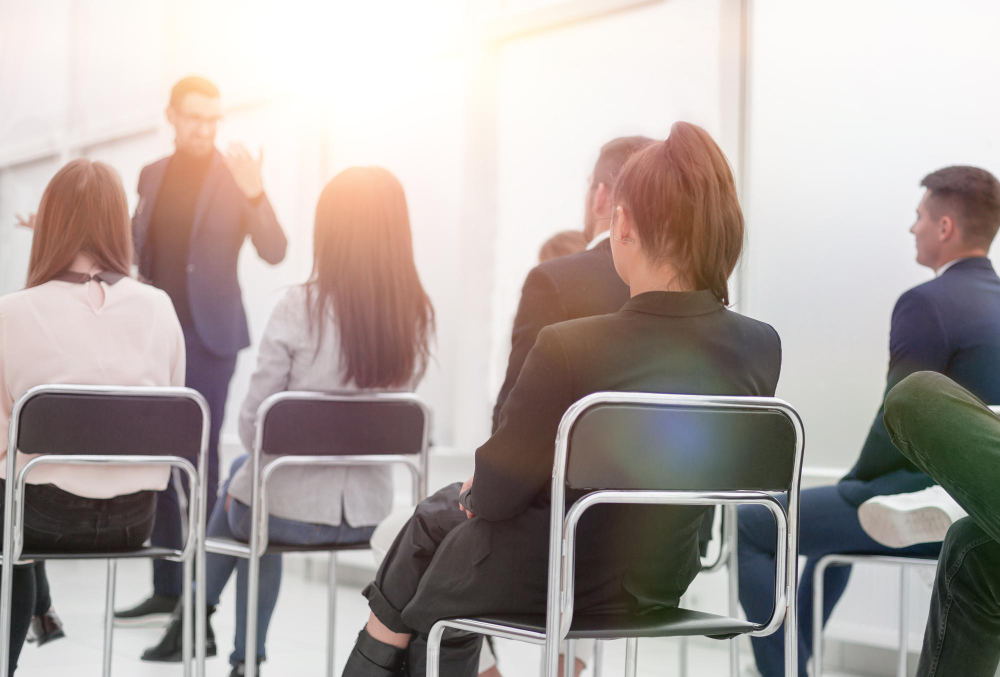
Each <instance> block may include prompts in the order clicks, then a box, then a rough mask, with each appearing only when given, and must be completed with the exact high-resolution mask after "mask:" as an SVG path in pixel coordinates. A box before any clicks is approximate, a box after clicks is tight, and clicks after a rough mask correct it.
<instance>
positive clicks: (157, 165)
mask: <svg viewBox="0 0 1000 677" xmlns="http://www.w3.org/2000/svg"><path fill="white" fill-rule="evenodd" d="M169 162H170V158H164V159H162V160H159V161H157V162H154V163H153V164H151V165H149V166H148V167H147V168H146V171H145V174H146V177H147V178H146V187H145V191H144V193H140V194H139V204H137V205H136V207H135V229H134V231H133V234H134V236H135V239H136V244H137V245H140V244H141V243H143V242H145V241H146V233H148V232H149V221H150V219H152V218H153V206H154V205H155V204H156V198H157V196H158V195H159V194H160V186H161V185H162V184H163V175H164V174H166V172H167V164H168V163H169Z"/></svg>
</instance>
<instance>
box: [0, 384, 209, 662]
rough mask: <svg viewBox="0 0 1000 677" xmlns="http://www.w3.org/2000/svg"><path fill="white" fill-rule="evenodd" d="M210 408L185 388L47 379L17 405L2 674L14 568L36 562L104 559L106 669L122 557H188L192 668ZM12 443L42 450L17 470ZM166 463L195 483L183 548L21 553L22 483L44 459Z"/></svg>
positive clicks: (0, 637)
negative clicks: (193, 604) (193, 610)
mask: <svg viewBox="0 0 1000 677" xmlns="http://www.w3.org/2000/svg"><path fill="white" fill-rule="evenodd" d="M208 429H209V413H208V405H207V404H206V402H205V399H204V398H203V397H202V396H201V395H200V394H199V393H197V392H195V391H194V390H191V389H190V388H148V387H131V386H77V385H43V386H38V387H36V388H32V389H31V390H29V391H28V392H26V393H25V394H24V395H22V396H21V397H20V398H18V400H17V401H16V402H15V403H14V408H13V410H12V411H11V416H10V431H9V438H8V442H7V450H8V451H7V475H6V476H7V482H6V487H5V495H4V529H3V580H2V589H0V675H6V674H8V669H9V665H8V663H9V653H10V650H9V643H10V614H11V595H12V584H13V574H14V572H13V568H12V567H10V566H7V565H8V563H9V562H15V563H17V564H25V563H28V562H31V561H34V560H40V559H106V560H107V561H108V568H107V589H106V595H105V608H104V657H103V667H102V674H103V675H105V677H107V676H108V675H110V674H111V643H112V627H113V621H114V602H115V574H116V571H117V563H118V560H120V559H138V558H145V559H169V560H172V561H175V562H183V564H184V594H183V604H184V609H185V612H186V613H185V628H184V648H183V651H184V656H185V658H186V660H185V661H184V666H185V673H184V674H185V676H189V675H190V670H191V655H192V646H191V637H192V635H193V634H194V633H192V632H191V627H190V623H191V621H190V620H189V619H190V618H192V614H191V613H190V611H191V589H192V582H193V580H194V575H193V568H194V560H195V559H196V557H197V558H198V559H199V562H200V557H199V555H201V554H202V553H201V549H200V545H201V538H199V534H202V533H204V530H205V527H204V521H205V513H204V502H203V500H202V499H203V497H204V490H205V482H204V478H205V477H206V463H207V449H208ZM15 449H17V450H19V451H21V452H23V453H25V454H38V456H37V457H36V458H33V459H31V460H30V461H28V463H26V464H25V465H24V467H23V468H22V469H21V471H20V472H17V470H16V465H15V464H16V456H17V454H15V453H14V450H15ZM53 463H56V464H68V465H106V464H112V463H113V464H115V465H146V466H169V467H171V468H177V469H178V470H180V471H181V472H182V473H184V474H185V475H186V476H187V478H188V482H189V486H190V488H191V498H190V500H189V501H188V514H187V523H188V525H189V528H188V529H187V536H186V538H185V542H184V544H183V546H182V548H181V549H180V550H175V549H173V548H159V547H142V548H139V549H137V550H133V551H126V552H45V553H32V552H24V539H23V531H24V485H25V481H26V479H27V477H28V476H29V475H30V474H31V471H32V470H33V469H35V468H36V467H38V466H40V465H44V464H53Z"/></svg>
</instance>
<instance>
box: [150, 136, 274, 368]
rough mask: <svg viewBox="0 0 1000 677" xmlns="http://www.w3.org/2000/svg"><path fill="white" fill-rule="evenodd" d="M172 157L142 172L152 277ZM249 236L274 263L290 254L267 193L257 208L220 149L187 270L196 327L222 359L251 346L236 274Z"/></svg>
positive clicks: (199, 208) (199, 209)
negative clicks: (159, 210) (156, 211)
mask: <svg viewBox="0 0 1000 677" xmlns="http://www.w3.org/2000/svg"><path fill="white" fill-rule="evenodd" d="M169 161H170V158H169V157H167V158H163V159H162V160H158V161H156V162H154V163H153V164H151V165H148V166H146V167H144V168H143V170H142V171H141V172H140V173H139V204H138V206H136V208H135V215H134V216H133V217H132V237H133V240H134V241H135V251H136V260H137V262H138V265H139V274H140V275H141V276H143V277H145V278H147V279H148V278H149V277H150V265H151V263H152V257H151V253H150V251H149V250H147V248H146V242H147V235H148V233H149V221H150V219H151V218H152V216H153V205H155V204H156V196H157V195H158V194H159V192H160V184H161V183H162V181H163V174H164V172H165V171H166V169H167V163H168V162H169ZM248 235H249V236H250V239H251V241H252V242H253V245H254V247H255V248H256V249H257V253H258V254H259V255H260V257H261V258H262V259H264V260H265V261H267V262H268V263H272V264H273V263H279V262H280V261H281V260H282V259H284V258H285V249H286V246H287V244H288V241H287V240H286V239H285V233H284V232H283V231H282V230H281V225H280V224H279V223H278V217H277V216H275V214H274V209H272V208H271V203H270V202H268V200H267V196H266V195H263V196H262V198H261V200H260V202H259V203H258V204H257V205H256V206H253V205H251V204H250V201H249V200H248V199H247V197H246V195H245V194H244V193H243V191H242V190H240V188H239V186H237V185H236V181H235V180H234V179H233V175H232V174H231V173H230V171H229V168H228V167H226V164H225V162H224V161H223V158H222V154H221V153H220V152H219V151H218V150H216V151H214V153H213V155H212V164H211V166H209V168H208V172H207V173H206V175H205V181H204V183H203V184H202V187H201V193H200V194H199V195H198V202H197V205H196V207H195V217H194V224H193V226H192V228H191V244H190V247H189V248H188V266H187V271H188V303H189V304H190V306H191V317H192V320H193V321H194V330H195V332H197V334H198V338H200V339H201V342H202V344H203V345H204V346H205V347H206V348H208V349H209V350H210V351H211V352H212V353H215V354H216V355H218V356H219V357H228V356H232V355H235V354H236V353H237V352H239V351H240V350H242V349H243V348H246V347H247V346H249V345H250V331H249V328H248V327H247V316H246V311H245V310H244V309H243V296H242V293H241V291H240V282H239V278H238V276H237V272H236V264H237V261H238V259H239V255H240V249H241V248H242V247H243V241H244V240H245V239H246V237H247V236H248Z"/></svg>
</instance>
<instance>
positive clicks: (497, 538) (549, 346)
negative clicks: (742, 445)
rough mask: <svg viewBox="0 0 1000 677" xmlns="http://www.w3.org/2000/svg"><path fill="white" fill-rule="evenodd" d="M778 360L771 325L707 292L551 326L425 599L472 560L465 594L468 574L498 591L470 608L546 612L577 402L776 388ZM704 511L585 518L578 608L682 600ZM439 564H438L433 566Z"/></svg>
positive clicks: (609, 509)
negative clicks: (560, 468)
mask: <svg viewBox="0 0 1000 677" xmlns="http://www.w3.org/2000/svg"><path fill="white" fill-rule="evenodd" d="M780 366H781V345H780V341H779V339H778V335H777V333H776V332H775V331H774V329H773V328H771V327H770V326H769V325H767V324H764V323H762V322H758V321H756V320H752V319H750V318H747V317H744V316H742V315H739V314H737V313H735V312H732V311H730V310H728V309H726V308H725V307H723V306H722V305H721V304H720V303H719V302H718V301H717V300H716V299H715V297H714V296H713V295H712V293H711V292H709V291H699V292H686V293H680V292H649V293H645V294H640V295H638V296H636V297H635V298H633V299H631V300H629V301H628V302H627V303H626V304H625V306H624V308H622V309H621V310H620V311H619V312H617V313H613V314H610V315H603V316H598V317H590V318H585V319H580V320H572V321H569V322H562V323H560V324H556V325H554V326H551V327H546V328H545V329H543V330H542V331H541V332H540V333H539V335H538V341H537V342H536V343H535V346H534V348H532V349H531V352H530V353H529V355H528V359H527V360H526V361H525V364H524V368H523V369H522V370H521V376H520V378H519V379H518V381H517V384H516V385H515V386H514V389H513V390H512V391H511V393H510V397H508V398H507V401H506V402H505V403H504V406H503V410H502V411H501V414H500V427H499V429H498V430H497V432H496V433H495V434H494V435H493V436H492V437H491V438H490V439H489V441H487V442H486V443H485V444H484V445H483V446H481V447H480V448H479V449H478V450H477V451H476V470H475V480H474V484H473V487H472V490H471V494H470V497H469V501H470V506H471V508H472V509H473V510H474V511H475V513H476V515H477V518H476V519H474V520H471V521H469V522H468V523H467V524H463V525H461V526H459V527H458V528H457V529H455V530H454V531H452V532H451V533H450V534H449V536H448V540H446V541H445V543H444V544H443V545H442V548H444V551H439V552H438V553H437V554H436V555H435V558H434V563H433V564H432V565H431V571H429V572H428V574H427V575H425V577H424V578H423V579H422V580H421V590H422V593H421V595H420V597H421V599H425V598H426V599H431V598H433V597H434V595H436V594H440V595H443V596H445V597H453V596H454V590H452V591H451V592H446V591H445V590H446V589H447V588H448V586H454V585H455V580H454V578H453V577H452V578H451V579H450V581H449V580H448V579H449V576H452V575H453V574H450V573H449V572H448V571H447V569H448V567H450V566H455V562H472V563H475V565H476V568H475V569H474V570H469V569H467V568H463V572H462V576H465V577H466V578H464V579H463V582H462V588H463V589H465V587H466V583H468V582H469V577H473V578H475V579H476V580H479V581H481V583H482V587H483V588H490V590H489V591H483V592H481V593H480V594H481V596H479V597H478V598H477V599H475V600H472V601H465V602H463V601H461V600H457V601H456V604H458V605H463V604H464V605H466V608H467V610H468V611H470V612H471V611H476V612H486V613H506V612H522V613H524V612H531V611H533V610H537V608H536V607H537V606H538V605H539V604H541V608H542V610H544V599H545V598H544V589H545V575H544V572H545V562H546V561H547V558H548V552H547V550H546V547H547V534H548V519H549V491H550V480H551V475H552V462H553V458H554V453H555V452H554V449H555V438H556V430H557V428H558V426H559V421H560V419H561V418H562V415H563V414H564V413H565V412H566V410H567V409H568V408H569V406H570V405H571V404H572V403H574V402H576V401H577V400H579V399H580V398H582V397H584V396H585V395H589V394H591V393H594V392H599V391H607V390H612V391H615V390H617V391H639V392H655V393H686V394H701V395H757V396H772V395H773V394H774V391H775V387H776V386H777V383H778V375H779V371H780ZM703 513H704V509H703V508H695V507H691V508H688V507H649V506H639V507H637V506H603V507H601V508H595V509H594V512H593V514H591V513H588V514H587V515H586V516H585V517H584V518H583V520H582V521H581V524H580V531H579V547H578V556H579V559H578V567H577V571H578V574H577V580H578V586H579V587H578V595H577V599H578V603H579V604H580V607H579V608H580V609H581V610H583V609H589V610H591V611H595V610H598V609H599V610H603V611H637V610H638V611H641V610H645V609H649V608H652V607H656V606H672V605H676V604H677V601H678V600H679V598H680V595H681V593H683V591H684V590H685V589H686V588H687V586H688V584H689V583H690V581H691V580H692V579H693V578H694V576H695V575H696V574H697V572H698V570H699V568H700V559H699V553H698V526H699V524H700V523H701V520H702V515H703ZM450 558H456V559H450ZM449 561H450V562H451V563H450V564H449ZM438 566H440V567H441V568H442V569H444V570H438V571H437V572H435V571H434V570H435V568H436V567H438ZM480 576H481V577H482V578H480ZM439 585H440V587H438V586H439ZM470 585H471V583H470ZM425 588H426V590H425ZM508 597H509V599H508ZM447 605H448V603H447V602H445V601H442V602H440V603H436V604H432V607H433V608H431V609H430V610H429V611H428V613H429V614H431V615H433V614H438V613H441V614H447V613H451V612H453V611H458V612H462V611H464V610H466V609H462V608H451V607H450V606H447ZM525 605H527V606H528V607H532V608H524V607H525ZM470 606H471V607H476V608H468V607H470ZM446 607H447V608H446ZM486 607H488V608H486ZM438 617H444V615H441V616H438Z"/></svg>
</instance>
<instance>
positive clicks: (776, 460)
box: [427, 392, 804, 677]
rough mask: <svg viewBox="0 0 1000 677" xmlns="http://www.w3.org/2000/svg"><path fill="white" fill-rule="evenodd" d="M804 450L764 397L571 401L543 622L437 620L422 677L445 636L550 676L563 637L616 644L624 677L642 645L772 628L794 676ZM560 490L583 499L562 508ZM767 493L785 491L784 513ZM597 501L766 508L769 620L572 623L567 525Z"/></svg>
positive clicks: (594, 619)
mask: <svg viewBox="0 0 1000 677" xmlns="http://www.w3.org/2000/svg"><path fill="white" fill-rule="evenodd" d="M803 444H804V442H803V430H802V423H801V420H800V419H799V416H798V414H797V413H796V412H795V410H794V409H793V408H792V407H791V406H789V405H788V404H786V403H785V402H782V401H781V400H778V399H774V398H763V397H706V396H695V395H658V394H649V393H616V392H606V393H594V394H592V395H588V396H587V397H584V398H583V399H581V400H579V401H578V402H576V403H575V404H573V405H572V406H571V407H570V408H569V410H567V412H566V414H565V415H564V416H563V418H562V421H561V422H560V424H559V430H558V434H557V437H556V450H555V461H554V463H553V468H552V495H551V499H552V500H551V505H552V514H551V528H550V536H549V576H548V603H547V612H546V614H545V615H544V616H541V615H537V616H533V615H519V616H509V615H508V616H493V617H479V618H455V619H444V620H441V621H438V622H437V623H435V624H434V626H433V627H432V628H431V632H430V635H429V636H428V640H427V674H428V677H438V674H439V664H438V662H439V656H440V650H441V638H442V635H443V633H444V631H445V629H448V628H452V629H455V630H460V631H465V632H473V633H479V634H484V635H492V636H494V637H501V638H504V639H513V640H519V641H524V642H530V643H533V644H540V645H544V647H545V652H544V668H545V669H544V673H543V674H544V675H545V676H546V677H556V675H557V672H558V665H559V642H560V640H562V639H564V638H565V639H569V640H572V639H583V638H593V639H597V640H607V639H620V638H625V639H626V658H625V672H626V674H627V675H629V676H631V677H634V675H635V674H636V665H637V663H636V660H637V652H638V639H639V638H640V637H677V636H685V635H706V636H709V637H714V638H717V639H730V638H733V637H738V636H739V635H744V634H746V635H751V636H756V637H760V636H764V635H769V634H771V633H773V632H775V631H776V630H777V629H778V627H779V626H780V625H781V624H782V622H784V624H785V637H786V642H785V666H786V667H785V670H786V674H787V675H789V677H792V676H794V675H795V674H796V670H797V657H796V644H797V641H796V628H797V624H796V603H795V600H796V578H797V576H796V572H797V567H798V561H797V560H798V506H799V479H800V473H801V468H802V452H803ZM567 489H573V490H586V491H589V492H590V493H588V494H586V495H585V496H584V497H583V498H581V499H579V500H578V501H577V502H576V503H574V504H573V505H572V506H571V507H570V509H569V511H568V512H567V511H566V508H565V502H564V501H565V496H566V490H567ZM768 492H788V511H787V513H786V511H785V509H784V508H783V507H782V505H781V503H779V502H778V500H777V499H776V498H775V497H774V496H772V495H771V494H770V493H768ZM601 504H632V505H678V506H680V505H688V506H691V505H725V506H733V505H739V504H754V505H763V506H765V507H766V508H767V509H768V510H770V511H771V514H772V515H773V516H774V519H775V523H776V526H777V537H778V544H779V547H778V548H777V556H776V567H775V569H776V570H775V598H774V611H773V613H772V615H771V618H770V619H769V620H768V621H767V622H766V623H762V624H758V623H751V622H748V621H743V620H740V619H738V618H735V617H726V616H717V615H713V614H708V613H702V612H698V611H691V610H688V609H682V608H671V609H662V610H660V611H656V612H652V613H647V614H643V615H635V616H607V615H603V616H597V615H586V614H579V615H576V616H574V610H573V604H574V585H575V562H576V553H575V545H576V527H577V524H578V523H579V521H580V517H581V516H582V515H583V514H584V512H586V511H587V510H588V509H590V508H592V507H593V506H595V505H601ZM650 537H652V538H655V537H656V534H651V535H650ZM567 663H568V661H567Z"/></svg>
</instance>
